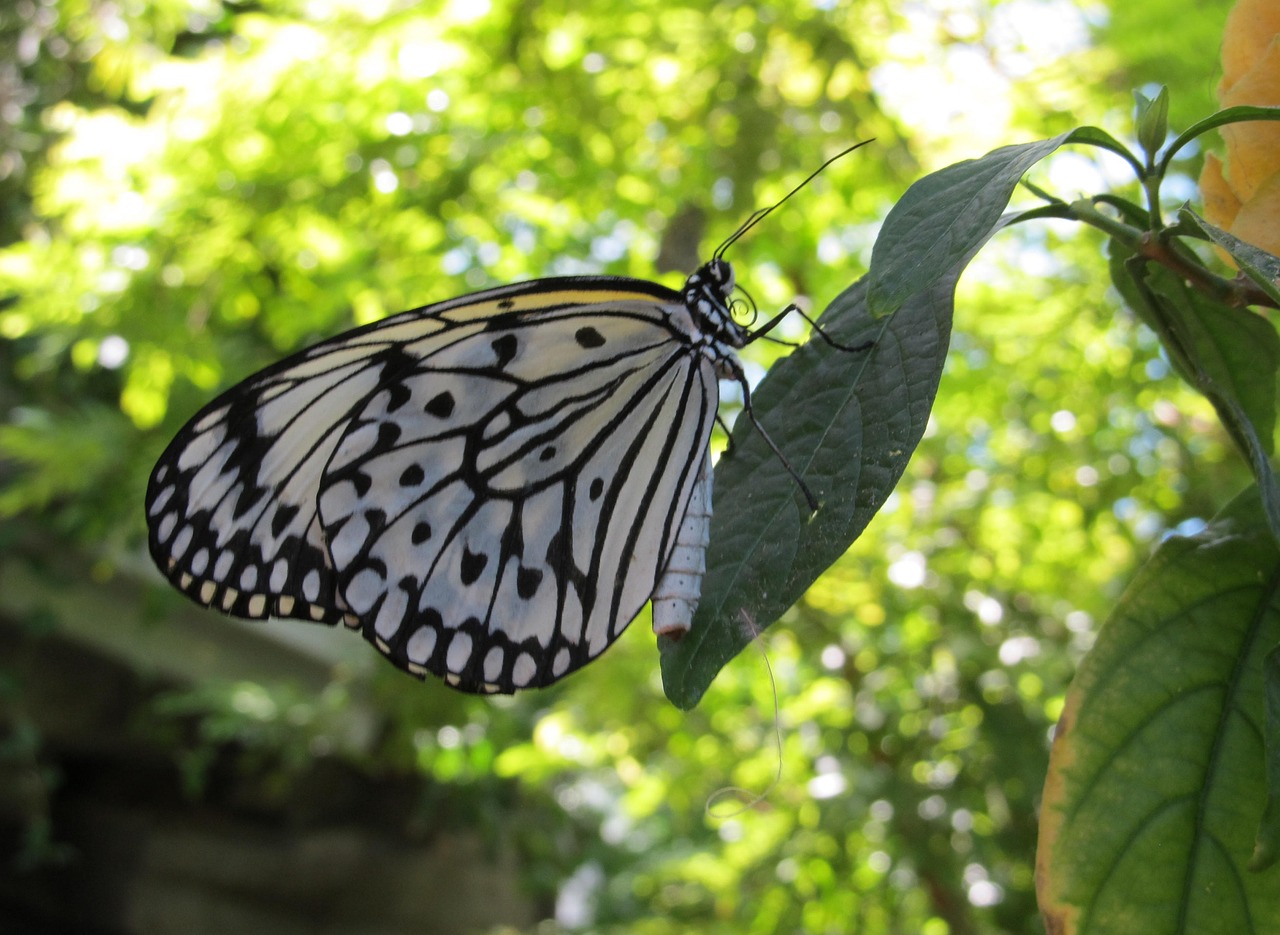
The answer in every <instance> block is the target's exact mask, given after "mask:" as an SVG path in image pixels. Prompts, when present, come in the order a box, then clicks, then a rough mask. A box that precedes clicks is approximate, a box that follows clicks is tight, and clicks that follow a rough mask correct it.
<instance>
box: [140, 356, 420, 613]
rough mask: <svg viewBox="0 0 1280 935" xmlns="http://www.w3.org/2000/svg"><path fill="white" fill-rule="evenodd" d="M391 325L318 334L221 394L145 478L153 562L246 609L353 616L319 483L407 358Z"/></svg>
mask: <svg viewBox="0 0 1280 935" xmlns="http://www.w3.org/2000/svg"><path fill="white" fill-rule="evenodd" d="M403 365H404V360H403V358H402V357H401V356H400V354H399V352H398V350H397V348H396V346H395V344H394V341H393V340H392V339H391V336H388V338H387V339H385V340H383V341H380V342H378V343H376V344H370V343H368V342H365V341H358V342H357V341H354V340H353V341H350V342H343V341H341V340H339V341H332V342H326V343H324V344H321V345H317V346H316V347H314V348H311V349H309V350H307V351H304V352H302V353H300V354H298V355H295V356H294V357H291V358H288V359H286V360H284V361H282V362H280V363H279V364H276V365H274V366H272V367H269V368H268V369H266V370H264V371H262V372H261V373H259V374H257V375H255V376H253V377H251V378H249V379H248V380H246V381H245V382H243V383H241V384H239V385H238V386H236V387H234V388H233V389H232V390H230V391H229V392H227V393H225V394H223V395H222V396H221V397H219V398H218V399H216V400H214V401H213V402H212V403H210V404H209V405H208V406H206V407H205V408H204V409H203V410H201V411H200V412H199V413H198V414H197V415H196V416H195V418H193V419H192V420H191V421H190V422H189V423H188V424H187V425H186V427H185V428H183V430H182V431H181V432H179V433H178V435H177V437H176V438H175V439H174V440H173V442H172V443H171V444H170V445H169V447H168V449H167V450H166V451H165V453H164V455H163V456H162V457H161V458H160V460H159V462H158V463H157V465H156V467H155V470H154V471H153V472H152V475H151V482H150V484H149V486H148V489H147V501H146V509H147V520H148V525H149V527H150V542H149V544H150V548H151V554H152V557H153V558H154V559H155V561H156V564H157V565H158V566H159V567H160V569H161V570H162V571H164V573H165V574H166V575H167V576H168V578H169V580H170V581H172V582H173V583H174V584H175V585H176V586H177V587H178V588H179V589H181V590H182V591H183V592H184V593H186V594H187V595H188V596H189V597H191V598H192V599H193V600H195V601H197V602H199V603H201V604H207V605H209V606H211V607H217V608H219V609H221V610H224V611H226V612H228V613H232V614H235V615H237V616H242V617H251V618H260V617H267V616H273V615H274V616H286V617H300V618H302V619H306V620H315V621H322V622H326V623H337V622H338V621H340V620H342V619H343V617H344V613H343V610H344V609H343V608H342V607H341V605H340V604H339V603H338V600H337V597H336V584H335V578H334V575H333V570H332V567H331V564H330V562H329V558H328V555H327V552H326V550H325V544H324V539H323V536H322V534H321V532H320V525H319V521H318V519H317V516H316V502H315V501H316V492H317V490H318V489H319V483H320V477H321V475H322V474H323V472H324V467H325V465H326V464H327V463H328V460H329V458H330V456H331V455H332V453H333V449H334V447H335V446H336V444H337V442H338V439H339V438H340V436H341V433H342V431H343V430H344V429H345V427H346V423H347V421H348V420H349V419H350V416H351V411H352V409H353V408H354V407H357V406H359V405H360V404H361V403H362V402H363V400H364V399H365V398H367V397H368V396H369V395H370V394H371V393H373V392H374V391H375V390H376V389H377V387H378V386H379V385H380V384H381V383H383V382H385V380H386V379H387V378H388V371H393V370H395V369H396V368H397V367H402V366H403Z"/></svg>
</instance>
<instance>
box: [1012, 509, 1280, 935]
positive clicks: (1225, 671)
mask: <svg viewBox="0 0 1280 935" xmlns="http://www.w3.org/2000/svg"><path fill="white" fill-rule="evenodd" d="M1278 575H1280V550H1278V549H1277V546H1276V542H1275V540H1274V539H1273V538H1272V536H1271V534H1270V531H1269V530H1268V528H1267V524H1266V522H1265V521H1264V519H1263V517H1262V511H1261V504H1260V501H1259V499H1258V494H1257V491H1256V489H1251V490H1250V491H1249V492H1247V493H1246V494H1243V495H1241V496H1240V497H1238V498H1237V499H1236V500H1235V501H1234V502H1233V503H1232V504H1231V505H1230V506H1229V507H1227V509H1225V510H1224V511H1223V512H1222V513H1221V514H1220V515H1219V516H1218V517H1216V518H1215V519H1214V520H1213V522H1212V523H1210V525H1209V526H1208V528H1206V529H1205V530H1204V531H1203V532H1202V533H1200V534H1199V535H1197V536H1194V537H1191V538H1182V537H1175V538H1172V539H1169V540H1168V541H1166V542H1165V543H1164V544H1163V545H1162V546H1161V547H1160V549H1159V550H1158V551H1157V552H1156V554H1155V555H1154V556H1153V557H1152V559H1151V561H1150V562H1149V563H1148V564H1147V565H1146V566H1145V567H1144V568H1143V569H1142V570H1141V572H1140V573H1139V574H1138V576H1137V578H1136V579H1135V580H1134V582H1133V583H1132V584H1131V585H1130V587H1129V589H1128V591H1127V592H1126V593H1125V595H1124V596H1123V598H1122V599H1121V601H1120V603H1119V604H1118V605H1117V607H1116V609H1115V612H1114V613H1113V614H1112V616H1111V619H1110V620H1109V621H1108V622H1107V624H1106V626H1105V627H1104V628H1103V630H1102V633H1101V635H1100V637H1099V640H1098V642H1097V644H1096V645H1095V646H1094V648H1093V650H1092V651H1091V652H1090V654H1089V655H1088V657H1087V658H1086V659H1085V661H1084V663H1083V664H1082V665H1081V667H1080V670H1079V672H1078V673H1077V675H1076V678H1075V681H1074V682H1073V683H1072V687H1071V690H1070V692H1069V693H1068V696H1067V704H1066V709H1065V711H1064V713H1063V715H1062V718H1061V720H1060V722H1059V725H1058V736H1057V739H1056V740H1055V742H1054V747H1053V754H1052V759H1051V765H1050V774H1049V778H1048V781H1047V783H1046V786H1045V799H1044V806H1043V811H1042V815H1041V836H1040V847H1039V855H1038V859H1037V868H1038V877H1039V882H1038V887H1039V892H1040V902H1041V908H1042V910H1043V911H1044V913H1045V916H1046V919H1047V922H1048V926H1047V927H1048V928H1049V930H1050V931H1054V932H1061V933H1063V935H1068V933H1106V935H1127V933H1133V935H1139V933H1141V935H1163V933H1170V935H1173V933H1179V932H1196V933H1197V935H1218V933H1221V935H1228V933H1230V935H1251V933H1258V935H1261V933H1269V932H1275V931H1280V899H1277V898H1276V892H1277V889H1276V887H1277V880H1278V877H1277V871H1276V870H1275V868H1273V869H1272V870H1270V871H1268V872H1266V873H1250V872H1249V871H1247V870H1246V864H1247V863H1248V862H1249V856H1250V852H1251V849H1252V847H1253V839H1254V835H1255V831H1256V829H1257V827H1258V821H1259V818H1260V816H1261V815H1262V812H1263V804H1264V802H1265V800H1266V793H1267V787H1266V782H1265V778H1264V755H1263V733H1264V729H1263V719H1264V714H1263V677H1262V668H1263V659H1264V657H1265V656H1266V654H1267V653H1268V652H1269V651H1270V650H1271V649H1272V648H1273V647H1274V646H1275V645H1276V643H1277V640H1280V604H1278V603H1277V597H1278V596H1280V593H1278V591H1277V581H1278V580H1280V578H1278Z"/></svg>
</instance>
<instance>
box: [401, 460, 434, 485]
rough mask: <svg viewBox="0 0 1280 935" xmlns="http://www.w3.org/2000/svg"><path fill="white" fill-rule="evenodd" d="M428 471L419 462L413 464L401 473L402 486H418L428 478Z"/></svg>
mask: <svg viewBox="0 0 1280 935" xmlns="http://www.w3.org/2000/svg"><path fill="white" fill-rule="evenodd" d="M426 476H427V475H426V472H425V471H423V470H422V466H421V465H419V464H411V465H409V466H408V467H407V468H405V469H404V471H403V472H401V474H400V486H401V487H417V486H418V485H419V484H421V483H422V482H423V480H424V479H426Z"/></svg>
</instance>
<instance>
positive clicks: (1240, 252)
mask: <svg viewBox="0 0 1280 935" xmlns="http://www.w3.org/2000/svg"><path fill="white" fill-rule="evenodd" d="M1178 220H1179V221H1181V222H1182V223H1183V224H1186V225H1188V226H1189V227H1191V228H1192V229H1194V230H1198V231H1199V232H1200V233H1201V234H1203V235H1204V236H1205V237H1207V238H1209V239H1210V240H1212V241H1213V242H1214V243H1216V244H1217V245H1218V246H1219V247H1221V248H1222V249H1223V250H1225V251H1227V253H1229V254H1230V255H1231V258H1232V259H1233V260H1235V261H1236V263H1238V264H1239V265H1240V270H1241V272H1243V273H1244V274H1245V275H1246V276H1248V277H1249V278H1250V279H1252V280H1253V281H1254V282H1255V283H1257V284H1258V288H1260V289H1261V290H1262V291H1263V292H1265V293H1266V294H1267V295H1269V296H1271V298H1272V299H1273V300H1275V302H1276V303H1277V304H1280V257H1276V256H1272V255H1271V254H1270V253H1268V252H1267V251H1265V250H1263V249H1261V248H1260V247H1255V246H1254V245H1253V244H1251V243H1245V242H1244V241H1243V240H1241V239H1240V238H1239V237H1234V236H1232V235H1231V234H1228V233H1227V232H1226V231H1224V230H1223V229H1222V228H1220V227H1215V226H1214V225H1212V224H1210V223H1209V222H1208V221H1206V220H1205V219H1204V218H1202V217H1200V215H1198V214H1196V213H1195V212H1194V211H1192V210H1191V209H1190V208H1188V207H1186V206H1185V205H1184V206H1183V207H1182V208H1181V210H1179V211H1178Z"/></svg>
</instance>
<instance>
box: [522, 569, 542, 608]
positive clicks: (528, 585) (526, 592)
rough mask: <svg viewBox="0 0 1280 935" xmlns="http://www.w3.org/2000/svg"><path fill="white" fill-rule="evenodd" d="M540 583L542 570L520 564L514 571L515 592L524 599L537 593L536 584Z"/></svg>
mask: <svg viewBox="0 0 1280 935" xmlns="http://www.w3.org/2000/svg"><path fill="white" fill-rule="evenodd" d="M540 584H542V570H541V569H539V568H525V567H524V566H523V565H521V566H520V568H519V570H517V571H516V593H517V594H519V595H520V597H522V598H523V599H524V600H526V601H527V600H529V599H530V598H532V597H533V596H534V595H535V594H537V593H538V585H540Z"/></svg>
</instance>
